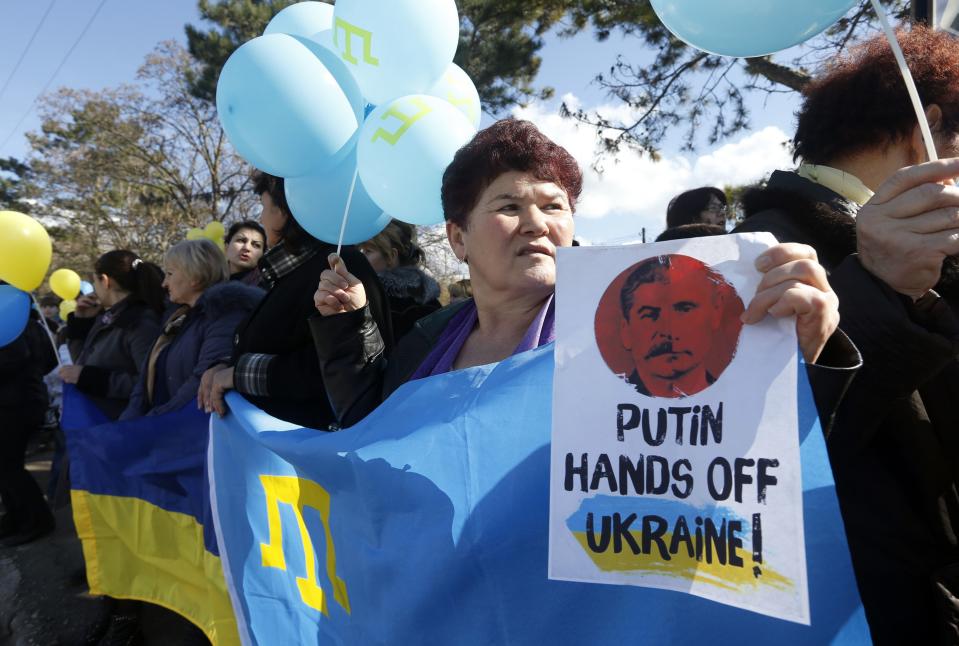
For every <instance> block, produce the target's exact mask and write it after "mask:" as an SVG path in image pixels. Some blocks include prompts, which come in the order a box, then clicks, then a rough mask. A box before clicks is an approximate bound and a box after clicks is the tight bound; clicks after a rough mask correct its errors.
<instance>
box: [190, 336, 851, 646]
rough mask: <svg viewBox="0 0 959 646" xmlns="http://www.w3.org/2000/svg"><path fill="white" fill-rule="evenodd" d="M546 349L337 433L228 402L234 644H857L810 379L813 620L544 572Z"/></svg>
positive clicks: (403, 398)
mask: <svg viewBox="0 0 959 646" xmlns="http://www.w3.org/2000/svg"><path fill="white" fill-rule="evenodd" d="M552 352H553V347H552V345H548V346H545V347H544V348H541V349H539V350H536V351H533V352H529V353H524V354H521V355H517V356H515V357H512V358H510V359H508V360H506V361H504V362H502V363H499V364H494V365H492V366H483V367H478V368H472V369H469V370H461V371H457V372H452V373H449V374H445V375H441V376H436V377H431V378H428V379H423V380H419V381H414V382H410V383H408V384H406V385H405V386H403V387H402V388H401V389H400V390H398V391H397V392H396V393H394V394H393V396H392V397H391V398H390V399H389V400H388V401H387V402H386V403H385V404H383V405H382V406H381V407H380V408H379V409H378V410H376V411H375V412H374V413H373V414H372V415H370V416H369V417H368V418H367V419H366V420H364V421H363V422H362V423H360V424H358V425H357V426H355V427H353V428H350V429H348V430H346V431H343V432H338V433H322V432H318V431H313V430H309V429H296V428H292V427H291V426H290V425H289V424H285V423H283V422H280V421H279V420H276V419H273V418H271V417H269V416H268V415H266V414H264V413H263V412H262V411H259V410H257V409H255V408H254V407H253V406H251V405H250V404H249V403H248V402H246V401H245V400H244V399H243V398H242V397H239V396H237V395H230V396H229V404H230V407H231V411H232V412H231V413H230V414H229V415H227V416H226V417H225V418H224V419H215V420H214V421H213V424H212V436H211V448H210V454H209V456H210V461H211V487H212V489H213V504H214V511H215V514H216V517H217V523H216V526H217V540H218V541H219V545H220V549H221V554H222V561H223V566H224V569H225V574H226V578H227V582H228V585H229V587H230V592H231V595H232V598H233V602H234V604H233V605H234V608H235V609H236V611H237V620H238V623H239V625H240V633H241V636H242V639H243V641H244V643H246V644H262V645H266V644H457V645H469V644H599V643H629V644H634V643H647V644H702V643H704V642H708V643H711V644H727V643H730V644H731V643H735V644H742V643H757V644H778V645H782V644H797V643H802V644H827V643H842V644H858V643H863V644H866V643H869V642H870V639H869V632H868V628H867V626H866V622H865V617H864V614H863V610H862V606H861V603H860V601H859V596H858V593H857V591H856V584H855V581H854V579H853V573H852V566H851V563H850V558H849V552H848V549H847V547H846V540H845V536H844V532H843V525H842V520H841V518H840V515H839V507H838V504H837V501H836V495H835V490H834V487H833V480H832V475H831V471H830V467H829V462H828V459H827V457H826V450H825V443H824V440H823V436H822V433H821V431H820V428H819V422H818V419H817V417H816V414H815V407H814V404H813V402H812V398H811V393H810V392H809V389H808V384H807V383H806V381H805V378H804V377H803V378H801V379H800V383H801V384H802V385H801V389H802V390H801V392H800V394H799V399H800V415H799V428H800V429H801V433H802V438H801V442H802V445H801V457H802V480H803V511H804V518H805V534H806V537H805V541H806V542H805V545H806V550H807V563H808V576H809V594H810V606H811V618H812V619H811V625H809V626H805V625H802V624H798V623H792V622H787V621H782V620H778V619H774V618H771V617H768V616H763V615H759V614H756V613H752V612H749V611H746V610H742V609H739V608H734V607H730V606H726V605H720V604H717V603H714V602H711V601H708V600H705V599H702V598H698V597H694V596H692V595H688V594H685V593H682V592H675V591H667V590H656V589H647V588H637V587H622V586H611V585H595V584H584V583H569V582H562V581H551V580H549V579H548V578H547V549H548V548H547V539H548V505H549V441H550V426H551V397H552V373H553V359H552ZM317 396H321V394H320V393H318V394H317Z"/></svg>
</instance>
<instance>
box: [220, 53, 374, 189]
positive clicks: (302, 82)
mask: <svg viewBox="0 0 959 646" xmlns="http://www.w3.org/2000/svg"><path fill="white" fill-rule="evenodd" d="M216 107H217V114H218V116H219V118H220V123H221V124H222V125H223V129H224V131H225V132H226V135H227V137H228V138H229V140H230V143H231V144H233V147H234V148H235V149H236V151H237V152H238V153H239V154H240V155H241V156H242V157H243V158H244V159H246V160H247V161H248V162H250V163H251V164H252V165H254V166H256V167H257V168H259V169H261V170H264V171H266V172H267V173H270V174H272V175H279V176H281V177H297V176H301V175H309V174H311V173H317V172H321V171H323V170H325V169H328V168H332V167H333V166H335V165H336V164H338V163H339V162H340V161H341V160H342V159H343V158H344V157H346V156H347V155H348V154H349V153H350V151H351V150H352V149H353V146H354V144H355V140H354V135H355V134H356V130H357V127H358V126H359V123H360V120H359V119H358V118H357V113H356V109H355V108H354V105H353V104H351V103H350V100H349V98H348V97H347V96H346V95H345V94H344V92H343V90H341V89H340V84H339V83H338V82H337V79H336V77H335V76H334V75H333V74H332V73H331V72H330V71H329V70H328V69H327V68H326V66H325V65H324V64H323V62H322V61H321V60H320V58H319V57H318V56H317V55H316V54H315V53H314V51H313V49H312V48H311V47H309V46H307V45H305V44H304V42H303V40H302V39H297V38H295V37H293V36H288V35H286V34H267V35H266V36H260V37H259V38H254V39H253V40H251V41H249V42H247V43H244V44H243V45H241V46H240V47H239V48H238V49H237V50H236V51H235V52H233V54H232V55H231V56H230V58H229V59H228V60H227V62H226V64H225V65H224V66H223V71H222V72H220V79H219V81H218V83H217V88H216Z"/></svg>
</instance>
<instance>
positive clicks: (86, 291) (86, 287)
mask: <svg viewBox="0 0 959 646" xmlns="http://www.w3.org/2000/svg"><path fill="white" fill-rule="evenodd" d="M92 293H93V285H91V284H90V283H89V282H87V281H85V280H81V281H80V294H82V295H83V296H89V295H90V294H92Z"/></svg>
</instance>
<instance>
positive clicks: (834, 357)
mask: <svg viewBox="0 0 959 646" xmlns="http://www.w3.org/2000/svg"><path fill="white" fill-rule="evenodd" d="M900 41H901V43H902V46H903V49H904V51H905V54H906V58H907V60H908V61H909V64H910V67H911V69H912V71H913V74H914V76H915V79H916V83H917V85H918V88H919V93H920V96H921V97H922V99H923V103H924V105H925V106H926V116H927V118H928V121H929V124H930V126H931V128H932V131H933V135H934V138H935V143H936V147H937V150H938V153H939V156H940V157H941V158H942V161H928V160H927V158H926V152H925V148H924V147H923V143H922V136H921V133H920V129H919V127H918V125H917V124H916V120H915V115H914V113H913V112H912V109H911V106H910V104H909V99H908V96H907V95H906V93H905V91H904V89H903V87H902V85H901V79H900V78H899V76H898V74H897V73H896V63H895V61H894V60H893V54H892V51H891V49H890V48H889V46H888V44H887V43H886V41H885V40H884V39H883V38H881V37H880V38H875V39H873V40H870V41H868V42H866V43H865V44H864V45H862V46H860V47H858V48H856V49H855V50H853V51H852V53H850V54H849V55H847V56H844V57H842V58H840V59H837V60H836V61H834V62H832V63H831V64H830V65H829V66H828V68H827V69H825V70H824V71H823V73H822V74H821V75H820V76H819V77H818V78H816V79H815V80H814V81H813V82H812V83H811V84H810V85H809V86H808V87H807V88H806V89H805V90H804V99H803V103H802V106H801V109H800V111H799V114H798V125H797V130H796V133H795V137H794V140H793V143H794V147H795V154H796V160H797V162H799V164H798V167H797V168H795V169H783V170H779V171H776V172H774V173H773V174H772V176H771V177H770V178H769V180H768V182H766V183H765V184H764V185H762V186H760V187H756V188H755V189H753V190H750V191H748V192H747V193H746V194H745V195H744V196H743V198H742V200H741V204H740V206H741V209H742V212H743V214H744V216H745V217H744V219H742V221H741V222H739V223H737V224H736V225H735V227H734V229H733V231H734V232H754V231H766V232H771V233H773V234H774V235H775V237H776V238H777V240H778V241H779V244H778V245H776V246H773V247H772V248H770V249H769V250H768V251H766V252H765V253H764V254H763V255H762V256H761V257H760V258H759V261H758V262H757V266H756V269H757V271H758V272H760V273H761V274H762V278H761V282H760V284H759V288H758V290H757V293H756V294H755V295H754V296H753V297H752V300H751V301H750V302H749V303H748V305H747V308H746V311H745V313H744V315H743V321H744V323H746V324H755V323H757V322H759V321H761V320H762V319H763V318H765V317H766V316H767V315H771V316H774V317H780V318H781V317H792V318H794V319H795V325H796V331H797V336H798V339H799V345H800V351H801V353H802V356H803V358H804V359H805V362H806V366H807V371H808V374H809V377H810V383H811V385H812V388H813V393H814V396H815V400H816V404H817V408H818V409H819V414H820V419H821V420H822V423H823V429H824V432H826V434H827V441H828V447H829V451H830V459H831V461H832V467H833V471H834V476H835V480H836V488H837V494H838V497H839V502H840V506H841V510H842V514H843V520H844V522H845V529H846V533H847V536H848V540H849V547H850V552H851V555H852V560H853V565H854V568H855V572H856V576H857V582H858V584H859V591H860V594H861V597H862V600H863V603H864V606H865V610H866V616H867V619H868V621H869V624H870V628H871V631H872V635H873V638H874V640H875V641H876V642H877V643H890V644H898V643H923V644H932V643H959V538H957V536H959V435H957V433H959V414H957V413H956V410H955V409H953V408H952V407H951V405H950V402H951V401H953V400H954V399H956V397H957V396H959V261H957V258H959V188H956V187H955V186H954V185H953V180H955V179H956V178H957V177H959V159H957V157H959V48H957V47H956V45H955V41H954V40H952V39H951V38H950V37H949V36H946V35H942V34H938V33H935V32H932V31H929V30H926V29H923V28H914V29H913V30H911V31H910V32H901V33H900ZM254 183H255V191H256V193H257V194H258V195H259V197H260V200H261V202H262V207H263V208H262V214H261V217H260V222H259V223H257V222H252V221H244V222H237V223H235V224H233V225H232V226H231V227H230V228H229V230H228V232H227V234H226V239H225V240H224V245H223V247H222V249H221V247H220V246H218V245H216V244H214V243H213V242H211V241H209V240H193V241H183V242H179V243H177V244H175V245H173V246H172V247H171V248H170V249H168V250H166V253H165V254H164V256H163V262H162V269H161V268H160V267H158V266H156V265H154V264H152V263H150V262H148V261H146V260H144V259H142V258H141V257H140V256H139V255H138V254H137V253H134V252H132V251H129V250H113V251H108V252H106V253H104V254H103V255H102V256H100V258H99V259H98V260H97V262H96V263H95V265H94V266H93V267H92V268H90V269H91V275H92V279H93V280H92V282H93V287H94V290H95V293H94V294H91V295H87V296H83V297H81V298H79V299H78V301H77V307H76V311H75V312H74V313H72V314H70V315H69V316H68V318H67V320H66V321H65V322H63V323H62V325H61V322H60V321H58V320H57V316H56V315H57V312H56V305H57V303H56V302H55V301H52V300H43V301H41V304H42V306H43V308H44V311H43V313H42V316H44V317H46V319H47V325H48V326H49V327H51V328H58V329H54V330H53V332H54V333H55V334H56V335H57V337H58V340H59V341H61V342H62V343H63V344H64V345H65V346H66V347H67V348H68V356H69V361H68V362H65V363H64V365H62V366H60V367H59V368H58V369H57V370H56V371H55V374H56V375H57V376H58V378H59V379H60V380H62V382H63V383H67V384H74V385H75V386H76V388H77V389H78V390H79V391H81V392H82V393H84V394H85V395H86V396H87V397H89V398H90V399H91V400H92V401H94V402H95V403H96V404H97V406H98V407H99V408H100V409H101V410H102V411H103V412H104V413H105V414H106V415H107V416H108V417H109V418H111V419H130V418H134V417H139V416H143V415H159V414H162V413H164V412H167V411H172V410H176V409H178V408H181V407H183V406H186V405H190V404H191V402H193V400H194V399H195V400H196V402H197V404H196V405H198V406H199V407H200V408H201V409H203V410H205V411H207V412H209V413H214V414H220V415H225V414H227V413H228V408H227V404H226V400H225V394H226V393H227V392H228V391H231V390H235V391H236V392H238V393H240V394H242V395H243V396H244V397H246V398H247V399H249V400H250V401H251V402H252V403H254V404H255V405H256V406H258V407H259V408H261V409H262V410H264V411H266V412H267V413H269V414H271V415H273V416H275V417H278V418H281V419H284V420H287V421H290V422H293V423H296V424H301V425H303V426H307V427H310V428H314V429H318V430H326V431H336V430H339V429H341V428H347V427H349V426H351V425H353V424H355V423H356V422H357V421H359V420H361V419H363V418H364V417H365V416H367V415H368V414H369V413H370V412H371V411H372V410H373V409H375V408H376V407H377V406H378V405H379V404H380V403H381V402H382V401H383V400H384V399H385V398H386V397H387V396H389V394H390V393H392V392H393V391H394V390H395V389H396V388H398V387H399V386H400V385H402V384H403V383H405V382H407V381H410V380H413V379H420V378H424V377H428V376H431V375H437V374H442V373H445V372H449V371H453V370H460V369H463V368H469V367H472V366H478V365H483V364H488V363H492V362H496V361H500V360H503V359H505V358H507V357H509V356H511V355H513V354H516V353H519V352H523V351H527V350H530V349H533V348H536V347H539V346H542V345H544V344H547V343H550V342H551V341H553V340H554V337H555V325H554V300H553V294H554V289H555V285H556V270H555V267H556V264H555V259H556V250H557V249H558V248H560V247H568V246H571V245H573V244H574V241H573V235H574V230H575V218H574V213H575V211H576V206H577V202H578V201H579V199H580V197H581V193H582V191H583V176H582V172H581V170H580V167H579V165H578V164H577V162H576V160H575V159H573V157H572V156H571V155H570V154H569V152H567V151H566V150H565V149H564V148H563V147H561V146H559V145H558V144H556V143H555V142H553V141H551V140H550V139H549V138H548V137H546V136H545V135H544V134H543V133H541V132H540V131H539V130H538V129H537V128H536V126H534V125H533V124H532V123H529V122H527V121H520V120H515V119H505V120H501V121H497V122H496V123H494V124H493V125H491V126H489V127H488V128H486V129H484V130H481V131H480V132H479V133H478V134H477V135H476V136H475V137H474V138H473V139H472V141H470V142H469V143H468V144H467V145H466V146H464V147H463V148H462V149H460V151H459V152H458V153H457V154H456V156H455V158H454V160H453V162H452V163H451V164H450V165H449V167H448V168H447V170H446V172H445V175H444V177H443V184H442V195H441V199H442V205H443V211H444V214H445V218H446V231H447V235H448V239H449V244H450V246H451V248H452V251H453V253H454V254H455V255H456V257H457V258H458V259H459V260H461V261H462V262H463V263H465V266H466V267H467V269H468V273H469V276H468V279H464V280H462V281H457V282H455V283H453V284H451V285H448V286H447V287H446V289H445V294H442V295H441V292H442V291H444V290H442V289H441V287H440V285H439V284H438V283H437V281H436V280H435V279H434V278H433V277H431V276H430V275H429V273H428V272H427V271H425V270H424V269H423V260H424V254H423V251H422V249H421V248H420V247H419V246H418V245H417V243H416V236H415V231H414V229H413V227H411V226H410V225H407V224H404V223H401V222H397V221H394V222H392V223H391V224H390V225H389V226H388V227H387V228H386V229H385V230H384V231H383V232H382V233H380V234H379V235H377V236H376V237H375V238H373V239H372V240H369V241H367V242H365V243H363V244H360V245H356V246H349V245H348V246H344V247H343V248H342V250H341V251H340V252H339V253H336V246H335V245H333V244H330V243H328V242H323V241H320V240H317V239H315V238H313V237H311V236H310V235H309V234H308V233H307V232H306V231H305V230H304V229H303V228H302V227H301V226H300V225H299V223H297V221H296V218H295V217H294V216H293V214H292V213H291V211H290V208H289V206H288V204H287V202H286V198H285V192H284V186H283V180H282V179H281V178H278V177H273V176H271V175H267V174H265V173H257V174H256V176H255V182H254ZM727 207H728V205H727V197H726V195H725V194H724V192H723V191H721V190H719V189H715V188H711V187H704V188H701V189H695V190H693V191H688V192H686V193H683V194H681V195H679V196H677V197H676V198H675V199H674V200H673V201H672V202H671V203H670V205H669V207H668V214H667V225H668V226H667V230H666V232H665V233H664V234H663V235H662V236H660V239H663V240H666V239H677V238H688V237H697V236H704V235H722V234H725V233H726V232H727V229H726V225H727ZM443 303H448V304H446V305H445V306H444V304H443ZM45 337H46V332H44V330H43V322H42V321H41V314H40V313H39V312H36V313H34V314H33V318H32V319H31V322H30V324H29V325H28V326H27V329H26V330H25V332H24V333H23V335H22V336H21V337H20V338H19V339H17V340H16V341H15V342H14V343H12V344H10V345H8V346H5V347H4V348H0V408H2V411H0V414H3V415H4V416H5V419H7V420H8V429H10V430H8V431H7V432H5V433H4V434H2V435H0V442H3V447H2V450H0V459H2V461H3V462H2V468H0V495H2V499H3V504H4V509H5V512H6V513H5V515H4V516H3V518H2V520H0V535H2V538H0V541H2V542H3V544H4V545H15V544H19V543H23V542H26V541H30V540H34V539H36V538H38V537H39V536H42V535H44V534H46V533H48V532H49V531H51V529H52V526H53V517H52V515H51V514H50V511H49V509H48V507H47V503H46V502H45V501H44V498H43V494H42V493H41V491H40V489H39V487H37V485H36V483H35V482H34V481H33V480H32V478H31V476H30V475H29V474H28V473H27V472H26V471H25V470H24V457H23V456H24V449H25V446H26V442H27V439H28V437H29V435H30V433H31V431H32V429H35V428H37V427H38V426H39V425H41V424H42V423H43V420H44V416H45V414H46V410H47V407H48V403H49V402H48V394H47V389H46V387H45V385H44V381H43V380H44V377H45V376H46V375H48V373H51V371H53V370H54V366H55V365H56V363H57V361H56V356H54V354H53V350H52V346H51V344H50V343H49V339H47V338H45ZM48 380H49V379H48ZM63 468H64V467H61V469H63ZM68 479H69V476H68V474H67V475H65V476H63V477H60V478H59V480H60V481H61V482H64V481H67V480H68Z"/></svg>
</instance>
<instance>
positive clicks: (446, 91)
mask: <svg viewBox="0 0 959 646" xmlns="http://www.w3.org/2000/svg"><path fill="white" fill-rule="evenodd" d="M425 94H429V95H431V96H436V97H439V98H441V99H446V100H447V101H449V102H450V103H451V104H452V105H454V106H456V108H457V109H458V110H459V111H460V112H462V113H463V114H465V115H466V118H467V119H469V120H470V122H472V124H473V127H474V128H479V126H480V120H481V119H482V118H483V107H482V104H481V103H480V97H479V92H477V91H476V86H475V85H474V84H473V79H471V78H470V77H469V74H467V73H466V72H465V71H464V70H463V68H462V67H460V66H459V65H457V64H456V63H450V65H449V67H447V68H446V71H445V72H443V76H441V77H440V78H439V79H438V80H437V81H436V83H434V84H433V85H432V86H430V89H428V90H427V91H426V92H425Z"/></svg>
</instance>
